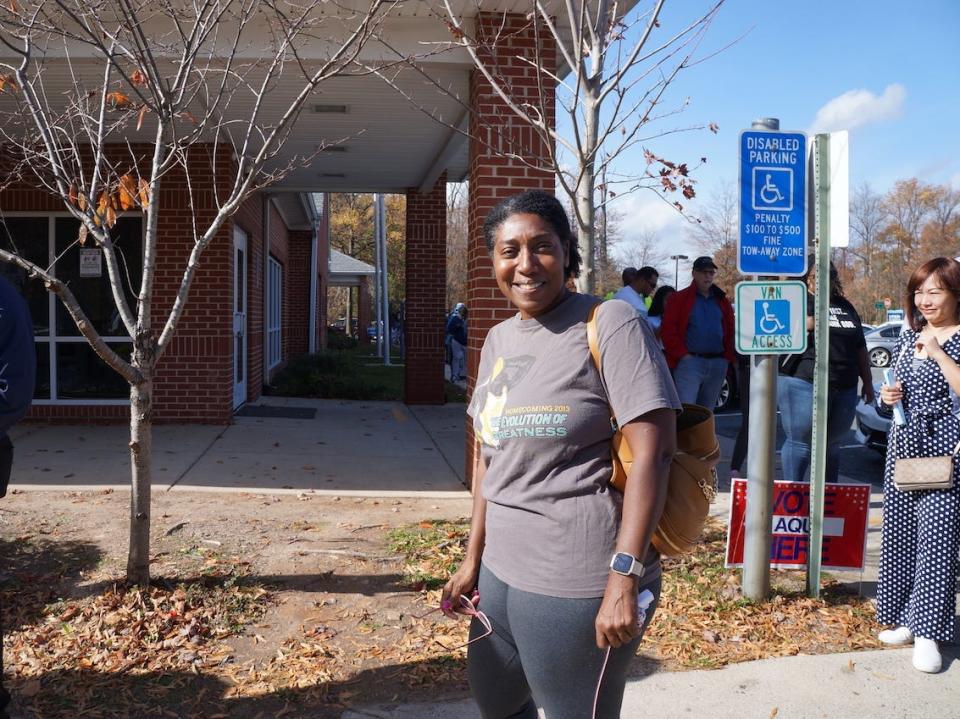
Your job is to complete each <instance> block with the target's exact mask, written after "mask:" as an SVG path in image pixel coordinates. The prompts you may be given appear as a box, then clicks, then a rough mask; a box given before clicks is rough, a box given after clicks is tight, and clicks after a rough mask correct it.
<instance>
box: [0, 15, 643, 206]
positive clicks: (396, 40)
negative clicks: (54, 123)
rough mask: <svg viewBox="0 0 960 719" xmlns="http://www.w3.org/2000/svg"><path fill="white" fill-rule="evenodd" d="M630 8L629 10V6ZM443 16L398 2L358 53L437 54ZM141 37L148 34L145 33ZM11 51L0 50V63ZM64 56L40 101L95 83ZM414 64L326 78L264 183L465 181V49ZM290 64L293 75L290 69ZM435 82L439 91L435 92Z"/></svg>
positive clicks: (86, 64)
mask: <svg viewBox="0 0 960 719" xmlns="http://www.w3.org/2000/svg"><path fill="white" fill-rule="evenodd" d="M549 4H556V5H557V9H558V15H559V16H562V15H563V10H562V8H561V5H560V3H559V2H556V1H555V0H554V1H552V2H551V3H548V5H549ZM629 4H631V5H632V0H631V2H630V3H629ZM451 5H452V7H453V9H454V12H457V13H462V15H463V16H465V17H471V16H473V15H475V14H476V11H477V7H478V5H479V7H480V8H481V9H482V10H483V11H484V12H511V13H526V12H529V11H530V9H531V8H532V7H533V3H532V2H531V0H495V1H493V2H490V1H488V0H482V2H476V1H470V0H451ZM322 7H323V8H326V9H328V10H333V11H335V15H334V14H331V17H330V26H331V29H332V28H335V27H336V26H337V23H340V24H342V25H343V27H344V28H346V27H347V26H349V24H350V20H349V16H350V13H351V12H360V11H362V10H364V9H366V8H367V7H368V3H367V2H363V1H362V0H340V1H339V2H338V3H323V4H322ZM444 15H445V10H444V9H443V4H442V3H440V2H436V0H431V1H430V2H420V1H415V0H404V1H403V2H400V3H398V4H397V5H395V6H394V7H392V8H391V11H390V16H389V17H388V18H387V19H386V20H385V21H384V23H383V25H382V28H381V31H382V34H383V36H384V38H386V39H387V40H388V43H389V45H390V47H391V48H392V49H387V47H386V45H383V44H378V43H371V44H370V45H368V46H367V48H366V49H365V52H364V59H365V60H367V61H368V62H370V63H371V64H373V65H377V64H379V63H377V60H378V59H380V60H387V59H389V60H393V59H395V58H396V55H395V53H394V51H400V52H401V53H404V52H407V53H411V54H412V53H415V52H416V53H424V52H425V49H424V48H433V49H442V48H443V47H444V43H449V41H450V39H451V36H450V33H449V30H448V28H447V26H446V24H445V22H444ZM249 29H250V33H251V34H250V37H245V40H246V43H245V44H244V45H243V46H242V53H243V54H244V55H248V56H250V57H254V56H256V52H257V50H258V49H260V51H262V48H263V47H264V40H262V39H258V38H257V37H255V35H256V34H257V33H258V32H265V30H264V29H263V28H259V27H251V28H249ZM226 34H228V33H224V35H226ZM148 36H151V35H150V32H149V30H148ZM328 36H329V35H328ZM329 47H330V45H329V44H324V43H322V42H320V41H318V42H317V44H316V45H315V46H313V47H311V48H310V50H309V51H308V52H305V53H304V54H303V56H302V57H304V58H305V59H307V60H309V59H310V58H311V57H316V58H319V57H324V56H325V53H326V52H327V51H328V49H329ZM8 52H9V51H4V50H3V49H0V57H2V56H4V55H6V54H8ZM63 54H64V53H63V50H62V48H60V49H59V51H57V50H54V49H52V48H51V50H50V52H48V53H45V55H44V56H43V60H42V62H43V64H44V71H43V77H44V89H45V93H46V96H47V97H62V96H63V93H65V92H67V91H68V90H69V89H70V88H71V80H70V76H71V73H72V74H73V76H74V77H80V78H82V79H83V82H84V84H85V85H86V86H87V87H92V88H95V87H97V86H98V82H99V80H100V76H101V68H100V65H99V63H97V62H96V61H84V60H82V59H79V55H78V54H73V53H72V57H73V62H72V67H71V68H70V69H69V70H68V68H67V63H66V62H64V61H63V60H62V58H63ZM421 67H422V68H423V70H424V71H425V72H426V73H428V74H429V76H430V78H432V81H433V82H431V81H428V80H427V79H426V78H424V77H423V76H422V75H420V74H419V73H417V72H416V71H414V70H412V69H409V68H406V69H404V70H402V71H398V72H397V74H396V77H395V79H394V83H393V84H394V85H395V87H390V86H389V85H388V84H387V83H385V82H383V80H381V79H380V78H378V77H376V76H363V77H358V76H340V77H334V78H331V79H330V80H328V81H325V82H324V83H323V84H322V85H321V88H320V90H319V92H318V93H317V94H316V95H314V97H313V98H311V100H310V101H308V103H307V106H306V107H305V109H304V111H303V112H302V114H301V115H300V118H299V120H298V122H297V125H296V128H295V130H294V132H293V133H292V135H291V137H290V138H289V139H288V141H287V143H286V145H285V147H284V148H283V151H282V152H281V154H280V155H279V156H278V157H277V158H276V160H275V162H274V165H273V167H274V168H275V167H282V166H285V165H287V164H288V163H290V162H293V163H294V165H295V166H294V168H293V169H292V170H291V171H289V172H288V173H287V174H286V176H285V177H284V178H283V179H282V180H280V181H279V182H278V183H276V184H274V185H272V186H271V191H279V192H283V191H294V192H324V191H338V192H350V191H368V192H370V191H379V192H403V191H405V190H406V189H408V188H419V187H421V186H426V185H428V184H429V180H430V178H431V177H434V176H439V174H440V172H442V171H443V170H446V171H447V177H448V180H449V181H459V180H461V179H463V178H464V177H465V176H466V174H467V170H468V157H467V154H468V150H467V143H466V142H463V141H458V139H457V133H455V132H454V131H452V129H451V128H452V127H457V126H460V127H462V126H463V124H462V123H463V118H464V111H465V106H464V105H465V103H466V102H467V98H468V96H469V84H468V81H469V72H470V67H471V66H470V63H469V59H468V58H467V56H466V54H465V53H463V52H462V51H460V50H450V49H449V46H447V50H446V51H443V52H437V53H436V54H432V55H431V56H430V58H429V62H425V63H423V64H422V65H421ZM290 68H291V71H292V70H293V69H294V66H292V65H291V66H290ZM433 83H436V85H439V86H440V87H442V88H444V90H443V91H441V90H438V89H437V87H436V86H435V85H434V84H433ZM297 87H298V83H296V82H295V81H293V80H291V82H290V83H289V84H287V83H281V84H280V85H278V86H277V87H275V89H273V90H272V91H271V95H270V101H269V102H268V103H266V107H265V115H264V117H263V120H264V121H265V122H267V123H270V122H271V121H273V120H276V119H279V117H280V113H281V112H282V108H284V107H286V106H287V105H288V104H289V101H290V100H291V99H292V98H293V97H294V96H295V93H296V92H297ZM411 100H412V101H411ZM251 101H252V100H251V98H249V97H248V98H244V97H240V96H236V97H234V99H233V105H232V106H231V109H230V111H229V113H228V115H229V117H243V116H244V112H245V110H248V109H249V107H250V106H251ZM7 103H9V99H5V98H4V94H0V105H3V104H6V106H7V108H9V107H10V105H9V104H7ZM316 105H327V106H340V108H342V109H345V110H346V112H340V113H338V112H322V113H321V112H315V111H314V108H315V106H316ZM24 119H26V118H24ZM151 135H152V127H151V123H150V121H149V116H148V117H147V121H146V122H145V124H144V127H143V129H142V131H141V132H140V133H136V132H133V131H130V132H128V133H127V134H126V135H125V136H124V137H123V138H121V137H118V138H117V139H118V140H121V139H131V140H149V139H151ZM328 146H338V147H341V148H344V151H336V150H324V151H321V152H319V153H318V152H317V149H318V148H320V147H328ZM306 157H312V158H313V159H312V160H311V161H310V162H309V164H307V165H303V163H302V158H306ZM297 158H301V160H298V159H297ZM268 169H272V168H268Z"/></svg>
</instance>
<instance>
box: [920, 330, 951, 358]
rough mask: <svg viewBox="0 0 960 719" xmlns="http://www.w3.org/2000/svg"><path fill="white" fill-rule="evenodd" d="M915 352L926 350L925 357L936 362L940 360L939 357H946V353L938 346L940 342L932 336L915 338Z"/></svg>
mask: <svg viewBox="0 0 960 719" xmlns="http://www.w3.org/2000/svg"><path fill="white" fill-rule="evenodd" d="M917 350H918V351H920V352H923V351H924V350H926V352H927V357H929V358H930V359H932V360H934V361H937V360H939V359H940V356H941V355H943V356H944V357H946V356H947V353H946V352H944V351H943V347H941V346H940V342H939V341H938V340H937V338H936V337H935V336H933V335H931V336H930V337H923V336H922V335H921V336H919V337H917Z"/></svg>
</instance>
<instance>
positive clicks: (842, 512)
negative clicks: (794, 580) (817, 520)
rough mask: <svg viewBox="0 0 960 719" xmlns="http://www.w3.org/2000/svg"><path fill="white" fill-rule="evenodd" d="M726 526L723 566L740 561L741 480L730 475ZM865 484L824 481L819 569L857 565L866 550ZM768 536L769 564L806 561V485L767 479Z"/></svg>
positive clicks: (867, 498) (744, 500) (744, 498)
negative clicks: (770, 500)
mask: <svg viewBox="0 0 960 719" xmlns="http://www.w3.org/2000/svg"><path fill="white" fill-rule="evenodd" d="M730 495H731V496H730V523H729V526H728V529H727V563H726V566H727V567H741V566H743V545H744V514H745V513H746V508H747V480H746V479H734V480H733V486H732V487H731V488H730ZM869 512H870V485H869V484H860V483H855V482H850V483H847V484H828V485H827V486H826V496H825V497H824V504H823V515H824V516H823V554H822V555H821V556H822V560H821V561H822V566H823V569H833V570H850V569H856V570H861V571H862V570H863V568H864V565H865V563H866V555H867V551H866V550H867V522H868V516H869ZM772 528H773V541H772V542H771V544H770V566H771V567H773V568H774V569H799V568H804V567H806V566H807V547H808V543H809V537H810V485H809V484H808V483H807V482H774V483H773V527H772Z"/></svg>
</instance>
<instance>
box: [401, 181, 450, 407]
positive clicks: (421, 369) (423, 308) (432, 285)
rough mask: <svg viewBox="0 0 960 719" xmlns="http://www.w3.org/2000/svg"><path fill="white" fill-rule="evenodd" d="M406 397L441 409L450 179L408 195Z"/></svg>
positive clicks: (407, 399)
mask: <svg viewBox="0 0 960 719" xmlns="http://www.w3.org/2000/svg"><path fill="white" fill-rule="evenodd" d="M406 239H407V242H406V268H407V271H406V291H407V304H406V325H405V327H404V332H405V341H406V349H407V357H406V361H405V362H406V363H405V365H404V373H403V376H404V379H403V398H404V402H406V403H407V404H443V329H444V327H443V319H444V309H445V307H444V305H445V304H446V294H447V175H446V173H444V174H442V175H440V179H438V180H437V184H436V185H434V187H433V189H432V190H430V191H429V192H426V193H423V194H421V193H419V192H417V191H416V190H414V189H410V190H407V237H406Z"/></svg>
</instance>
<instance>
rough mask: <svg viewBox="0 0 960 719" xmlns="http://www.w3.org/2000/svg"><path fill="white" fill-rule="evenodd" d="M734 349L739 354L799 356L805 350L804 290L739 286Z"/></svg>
mask: <svg viewBox="0 0 960 719" xmlns="http://www.w3.org/2000/svg"><path fill="white" fill-rule="evenodd" d="M736 299H737V304H736V308H737V309H736V313H735V317H736V320H737V322H736V324H737V327H736V339H737V341H736V346H737V352H739V353H740V354H800V353H802V352H805V351H806V349H807V286H806V285H805V284H803V282H798V281H797V280H788V281H786V282H752V281H751V282H738V283H737V288H736Z"/></svg>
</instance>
